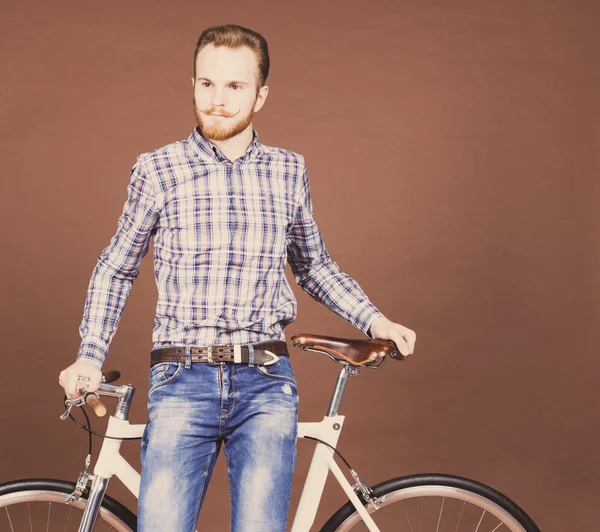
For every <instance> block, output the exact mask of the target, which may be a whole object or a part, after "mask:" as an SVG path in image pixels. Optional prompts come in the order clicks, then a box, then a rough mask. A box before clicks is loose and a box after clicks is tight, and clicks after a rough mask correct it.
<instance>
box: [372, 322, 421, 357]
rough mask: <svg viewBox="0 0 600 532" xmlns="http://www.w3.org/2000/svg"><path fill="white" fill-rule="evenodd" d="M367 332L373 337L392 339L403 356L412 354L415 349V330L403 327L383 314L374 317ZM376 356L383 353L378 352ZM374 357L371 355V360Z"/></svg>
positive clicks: (380, 355)
mask: <svg viewBox="0 0 600 532" xmlns="http://www.w3.org/2000/svg"><path fill="white" fill-rule="evenodd" d="M369 332H370V333H371V336H372V337H373V338H374V339H375V338H378V339H379V340H392V341H393V342H394V343H395V344H396V345H397V346H398V349H399V350H400V352H401V353H402V355H403V356H405V357H407V356H409V355H412V354H413V352H414V350H415V342H416V341H417V334H416V333H415V331H413V330H412V329H409V328H408V327H404V326H403V325H400V324H399V323H394V322H393V321H390V320H388V319H387V318H386V317H385V316H379V317H377V318H375V320H373V323H372V324H371V328H370V329H369ZM378 356H379V357H382V356H385V353H380V354H379V355H378ZM376 358H377V356H373V360H375V359H376Z"/></svg>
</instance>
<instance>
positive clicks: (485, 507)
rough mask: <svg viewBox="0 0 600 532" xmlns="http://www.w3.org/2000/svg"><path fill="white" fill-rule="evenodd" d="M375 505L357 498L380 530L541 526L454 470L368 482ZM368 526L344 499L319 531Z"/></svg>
mask: <svg viewBox="0 0 600 532" xmlns="http://www.w3.org/2000/svg"><path fill="white" fill-rule="evenodd" d="M371 489H372V490H373V492H374V496H375V497H378V498H380V499H381V505H380V506H379V509H377V508H376V507H375V505H374V504H373V503H368V504H367V503H366V501H365V499H364V498H363V496H362V495H361V494H359V495H358V497H359V499H360V500H361V502H362V503H363V505H364V506H365V508H366V509H367V511H368V512H369V514H371V517H372V518H373V520H374V521H375V523H376V524H377V527H378V528H379V529H380V530H381V532H388V531H391V530H393V531H394V532H428V531H431V532H436V531H438V532H442V531H445V530H450V531H453V532H454V531H457V532H462V531H478V532H483V531H485V532H506V531H508V530H510V532H540V530H539V528H538V527H537V525H536V524H535V523H534V522H533V521H532V519H531V518H530V517H529V516H528V515H527V514H526V513H525V512H524V511H523V510H522V509H521V508H519V506H517V504H516V503H514V502H513V501H511V500H510V499H509V498H508V497H506V496H504V495H503V494H502V493H500V492H499V491H497V490H495V489H494V488H490V487H489V486H486V485H484V484H481V483H479V482H476V481H474V480H470V479H468V478H462V477H456V476H453V475H441V474H422V475H411V476H407V477H398V478H394V479H391V480H386V481H384V482H381V483H380V484H377V485H376V486H372V488H371ZM346 530H353V531H354V532H359V531H367V530H368V528H367V526H366V525H365V524H364V522H363V520H362V518H361V517H360V515H359V513H358V512H357V511H356V508H355V507H354V505H353V504H352V503H351V502H350V501H349V502H347V503H346V504H345V505H344V506H342V507H341V508H340V509H339V510H338V511H337V512H336V513H335V514H333V516H332V517H331V518H330V519H329V521H327V523H325V526H324V527H323V528H322V529H321V532H333V531H338V532H340V531H346Z"/></svg>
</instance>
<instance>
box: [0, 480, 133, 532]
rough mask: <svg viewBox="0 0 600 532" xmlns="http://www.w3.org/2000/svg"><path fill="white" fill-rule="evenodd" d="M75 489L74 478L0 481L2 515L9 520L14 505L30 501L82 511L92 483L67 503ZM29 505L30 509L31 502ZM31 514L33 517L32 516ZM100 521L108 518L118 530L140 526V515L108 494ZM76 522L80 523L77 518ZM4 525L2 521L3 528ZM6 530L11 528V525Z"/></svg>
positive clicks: (129, 530) (101, 509)
mask: <svg viewBox="0 0 600 532" xmlns="http://www.w3.org/2000/svg"><path fill="white" fill-rule="evenodd" d="M74 490H75V483H74V482H68V481H66V480H59V479H53V478H25V479H19V480H12V481H9V482H4V483H2V484H0V508H5V510H3V511H2V514H4V515H3V516H2V519H4V521H6V522H10V511H9V510H8V508H9V507H10V506H11V505H17V504H22V503H31V502H48V503H56V504H60V505H64V506H65V507H74V508H79V509H81V510H82V514H83V509H84V508H85V506H86V504H87V499H88V496H89V486H86V489H85V490H84V492H83V493H82V494H81V497H80V499H79V500H75V501H73V502H71V503H69V504H67V503H66V502H65V499H66V496H67V495H70V494H71V493H72V492H73V491H74ZM27 506H28V512H29V509H30V508H29V504H28V505H27ZM49 511H50V510H49ZM49 515H50V514H49ZM29 517H30V518H31V516H29ZM79 519H81V516H79ZM100 521H105V522H106V523H107V524H109V525H111V526H113V527H114V529H115V530H117V531H118V532H132V531H135V530H137V516H136V515H135V514H134V513H133V512H132V511H131V510H129V508H127V507H126V506H124V505H123V504H121V503H120V502H119V501H117V500H116V499H114V498H112V497H111V496H110V495H106V494H105V495H104V497H103V499H102V505H101V508H100V511H99V513H98V521H97V523H98V522H100ZM73 522H74V523H78V521H77V518H75V519H74V520H73ZM2 526H3V525H2V524H1V523H0V528H2ZM2 530H5V528H2ZM6 530H11V528H7V529H6Z"/></svg>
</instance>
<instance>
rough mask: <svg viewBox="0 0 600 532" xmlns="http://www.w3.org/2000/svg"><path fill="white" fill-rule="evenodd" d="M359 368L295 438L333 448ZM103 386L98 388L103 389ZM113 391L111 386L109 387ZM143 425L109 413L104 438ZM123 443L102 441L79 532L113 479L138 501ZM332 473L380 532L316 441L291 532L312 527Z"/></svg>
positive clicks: (341, 380) (89, 523) (139, 431)
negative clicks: (352, 379) (341, 410)
mask: <svg viewBox="0 0 600 532" xmlns="http://www.w3.org/2000/svg"><path fill="white" fill-rule="evenodd" d="M357 370H358V368H350V369H348V366H347V365H344V367H343V368H342V370H341V371H340V374H339V376H338V380H337V383H336V387H335V390H334V392H333V396H332V398H331V402H330V405H329V410H328V412H327V414H326V415H325V416H324V417H323V419H322V421H319V422H299V423H298V438H303V437H304V436H311V437H313V438H318V439H319V440H322V441H323V442H326V443H327V444H329V445H331V446H332V447H335V446H336V444H337V442H338V440H339V437H340V434H341V432H342V427H343V424H344V418H345V416H342V415H338V413H337V411H338V408H339V404H340V402H341V399H342V396H343V393H344V389H345V387H346V384H347V379H348V376H349V375H355V374H357V373H358V371H357ZM104 387H106V385H101V386H100V390H102V389H103V388H104ZM111 388H114V387H111ZM109 395H113V394H109ZM145 427H146V423H136V424H131V423H129V420H128V419H127V413H126V412H125V413H123V412H121V413H117V416H115V415H114V414H112V415H111V416H110V418H109V421H108V427H107V430H106V435H107V436H112V437H114V438H130V437H141V436H142V435H143V433H144V429H145ZM121 443H122V440H119V439H111V438H105V439H104V441H103V444H102V448H101V449H100V453H99V456H98V460H97V461H96V464H95V466H94V471H93V477H92V485H91V487H90V494H89V497H88V503H87V505H86V508H85V510H84V512H83V517H82V519H81V524H80V526H79V529H78V532H91V531H92V529H93V528H94V525H95V523H96V519H97V516H98V512H99V510H100V505H101V503H102V498H103V497H104V494H105V492H106V489H107V488H108V481H109V480H110V479H111V478H112V477H113V476H116V477H118V478H119V480H120V481H121V482H122V483H123V484H124V485H125V487H126V488H127V489H128V490H129V491H131V493H133V495H134V496H135V497H136V498H138V497H139V490H140V479H141V475H140V473H138V471H136V470H135V468H134V467H133V466H131V464H130V463H129V462H128V461H127V460H126V459H125V458H124V457H123V456H122V455H121V454H120V448H121ZM329 471H331V472H332V473H333V475H334V477H335V479H336V480H337V481H338V483H339V484H340V486H341V487H342V489H343V490H344V492H345V493H346V495H347V496H348V498H349V499H350V500H351V501H352V504H353V505H354V507H355V508H356V509H357V511H358V513H359V514H360V516H361V517H362V519H363V521H364V523H365V525H366V526H367V528H368V529H369V530H370V531H371V532H380V530H379V528H378V527H377V525H376V524H375V522H374V521H373V519H372V518H371V516H370V515H369V513H368V512H367V510H366V509H365V507H364V506H363V504H362V503H361V501H360V499H359V498H358V496H357V495H356V493H355V491H354V489H353V488H352V486H351V484H350V483H349V482H348V480H347V479H346V477H345V475H344V473H343V471H342V470H341V468H340V467H339V466H338V465H337V463H336V462H335V460H334V458H333V449H332V448H331V447H329V446H328V445H326V444H324V443H320V442H317V445H316V448H315V451H314V454H313V458H312V461H311V464H310V467H309V470H308V474H307V476H306V480H305V483H304V487H303V489H302V495H301V497H300V502H299V504H298V508H297V510H296V514H295V516H294V521H293V523H292V529H291V530H292V532H309V531H310V528H311V526H312V525H313V524H314V521H315V517H316V514H317V509H318V507H319V503H320V501H321V497H322V495H323V489H324V487H325V482H326V480H327V475H328V473H329Z"/></svg>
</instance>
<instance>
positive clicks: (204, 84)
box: [202, 81, 210, 87]
mask: <svg viewBox="0 0 600 532" xmlns="http://www.w3.org/2000/svg"><path fill="white" fill-rule="evenodd" d="M207 85H210V83H209V82H208V81H203V82H202V86H203V87H206V86H207Z"/></svg>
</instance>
